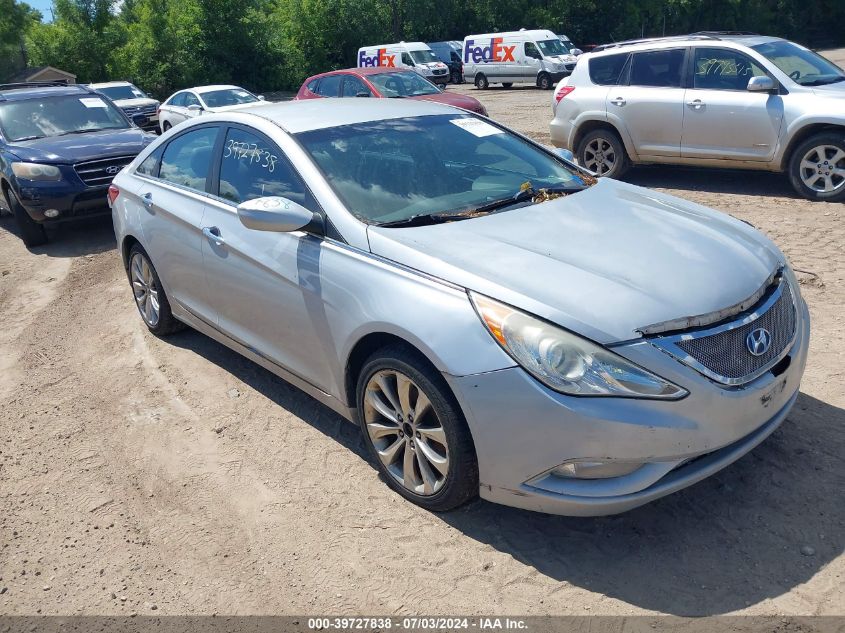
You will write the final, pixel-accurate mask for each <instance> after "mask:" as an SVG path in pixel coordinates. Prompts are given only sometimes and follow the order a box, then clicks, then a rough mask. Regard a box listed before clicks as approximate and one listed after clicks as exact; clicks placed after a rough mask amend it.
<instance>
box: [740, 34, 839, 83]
mask: <svg viewBox="0 0 845 633" xmlns="http://www.w3.org/2000/svg"><path fill="white" fill-rule="evenodd" d="M751 48H753V49H754V50H755V51H757V52H758V53H760V54H761V55H763V56H764V57H765V58H766V59H768V60H769V61H770V62H772V63H773V64H774V65H775V66H777V67H778V68H779V69H780V70H781V71H783V72H784V73H786V74H787V75H789V77H790V79H792V80H794V81H795V82H796V83H799V84H801V85H802V86H823V85H825V84H832V83H837V82H840V81H845V71H843V70H842V69H841V68H839V66H837V65H836V64H834V63H833V62H831V61H828V60H827V59H825V58H824V57H822V56H821V55H818V54H816V53H814V52H813V51H811V50H809V49H806V48H804V47H803V46H799V45H798V44H795V43H794V42H785V41H778V42H767V43H766V44H758V45H757V46H752V47H751Z"/></svg>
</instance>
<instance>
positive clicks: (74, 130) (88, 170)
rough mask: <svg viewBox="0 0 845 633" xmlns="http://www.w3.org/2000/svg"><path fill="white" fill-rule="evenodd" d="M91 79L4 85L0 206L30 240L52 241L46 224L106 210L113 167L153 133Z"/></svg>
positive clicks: (127, 158)
mask: <svg viewBox="0 0 845 633" xmlns="http://www.w3.org/2000/svg"><path fill="white" fill-rule="evenodd" d="M136 123H140V124H143V122H142V121H140V119H139V120H138V121H130V120H129V119H128V118H127V117H126V115H125V114H124V113H123V111H122V110H121V109H120V108H118V107H117V106H115V105H114V104H113V103H112V102H111V100H110V99H109V98H108V97H105V96H103V95H100V94H98V93H96V92H94V91H93V90H91V89H90V88H87V87H85V86H76V85H64V84H49V83H46V84H45V83H27V84H2V85H0V194H2V195H0V210H2V207H3V206H4V205H5V206H6V208H7V209H8V210H9V211H11V213H12V214H13V215H14V216H15V221H16V222H17V224H18V227H19V228H20V234H21V237H22V238H23V241H24V244H26V245H27V246H37V245H38V244H43V243H44V242H46V241H47V234H46V232H45V230H44V226H45V224H51V223H58V222H64V221H67V220H74V219H77V218H80V217H83V216H84V217H89V216H92V215H97V214H100V213H103V214H105V213H108V212H109V207H108V200H107V197H106V196H107V191H108V188H109V185H110V184H111V181H112V179H113V178H114V176H115V174H117V173H118V172H119V171H120V170H121V169H123V167H124V166H125V165H127V164H128V163H129V162H130V161H131V160H132V159H133V158H135V156H136V155H137V154H138V153H139V152H140V151H141V150H142V149H144V147H146V146H147V145H149V143H151V142H152V141H153V140H154V139H155V136H154V135H151V134H147V133H145V132H144V131H142V130H141V129H139V128H138V127H137V126H136Z"/></svg>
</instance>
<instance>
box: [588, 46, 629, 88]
mask: <svg viewBox="0 0 845 633" xmlns="http://www.w3.org/2000/svg"><path fill="white" fill-rule="evenodd" d="M626 61H628V54H627V53H623V54H620V55H606V56H604V57H596V58H595V59H591V60H590V64H589V69H590V81H592V82H593V83H594V84H598V85H599V86H615V85H616V84H618V83H619V76H620V75H621V74H622V69H623V68H625V62H626Z"/></svg>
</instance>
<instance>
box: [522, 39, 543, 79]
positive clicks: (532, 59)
mask: <svg viewBox="0 0 845 633" xmlns="http://www.w3.org/2000/svg"><path fill="white" fill-rule="evenodd" d="M522 50H523V59H522V65H521V67H520V68H521V70H522V73H521V77H520V81H523V82H525V83H529V84H535V83H537V75H539V74H540V66H541V65H542V63H543V55H542V53H540V49H539V48H537V45H536V44H535V43H534V42H525V43H524V44H523V46H522Z"/></svg>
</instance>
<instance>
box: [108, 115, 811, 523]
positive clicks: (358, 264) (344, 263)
mask: <svg viewBox="0 0 845 633" xmlns="http://www.w3.org/2000/svg"><path fill="white" fill-rule="evenodd" d="M364 101H367V103H364ZM109 198H110V200H111V204H112V210H113V218H114V225H115V229H116V234H117V238H118V244H119V247H120V252H121V254H122V257H123V263H124V265H125V267H126V270H127V273H128V276H129V280H130V283H131V287H132V292H133V295H134V299H135V302H136V303H137V306H138V309H139V311H140V314H141V317H142V318H143V320H144V323H145V324H146V326H147V327H148V328H149V330H150V331H151V332H153V333H154V334H157V335H166V334H169V333H171V332H174V331H175V330H177V329H179V328H180V327H182V326H183V325H184V324H187V325H189V326H191V327H193V328H195V329H197V330H199V331H200V332H203V333H205V334H207V335H208V336H210V337H212V338H214V339H216V340H217V341H219V342H221V343H223V344H224V345H227V346H229V347H231V348H232V349H234V350H236V351H238V352H240V353H241V354H243V355H244V356H246V357H247V358H250V359H252V360H253V361H255V362H256V363H258V364H260V365H262V366H264V367H265V368H267V369H269V370H270V371H272V372H275V373H276V374H277V375H279V376H281V377H282V378H284V379H285V380H287V381H289V382H291V383H293V384H294V385H296V386H298V387H299V388H301V389H303V390H304V391H306V392H307V393H309V394H310V395H311V396H313V397H314V398H315V399H316V400H318V401H319V402H322V403H323V404H325V405H327V406H328V407H331V408H332V409H333V410H335V411H337V412H338V413H339V414H340V415H342V416H343V417H345V418H347V419H349V420H356V421H357V422H358V423H359V424H360V426H361V429H362V432H363V436H364V438H365V441H366V443H367V445H368V446H369V449H370V451H371V454H372V457H373V462H374V463H375V465H376V466H377V468H378V469H379V471H380V472H381V474H382V475H383V477H384V480H385V481H386V482H387V484H388V485H389V486H390V487H392V488H393V489H394V490H396V491H398V492H399V493H400V494H402V495H403V496H404V497H406V498H407V499H410V500H411V501H413V502H415V503H418V504H420V505H421V506H423V507H425V508H429V509H431V510H448V509H450V508H454V507H456V506H457V505H459V504H461V503H463V502H465V501H467V500H469V499H471V498H473V497H474V496H476V495H478V494H479V493H480V495H481V496H482V497H484V498H486V499H489V500H492V501H496V502H499V503H504V504H508V505H513V506H519V507H523V508H530V509H534V510H541V511H544V512H550V513H560V514H572V515H596V514H608V513H615V512H621V511H623V510H626V509H629V508H633V507H635V506H638V505H641V504H643V503H646V502H648V501H651V500H653V499H656V498H658V497H661V496H663V495H666V494H669V493H671V492H673V491H675V490H679V489H681V488H684V487H686V486H689V485H690V484H693V483H695V482H696V481H699V480H701V479H703V478H705V477H707V476H708V475H710V474H712V473H714V472H716V471H718V470H719V469H721V468H723V467H725V466H726V465H728V464H730V463H731V462H733V461H734V460H736V459H738V458H739V457H741V456H742V455H744V454H745V453H747V452H748V451H749V450H751V449H752V448H753V447H755V446H756V445H757V444H759V443H760V442H762V441H763V440H764V439H765V438H766V437H767V436H768V435H769V434H770V433H772V431H774V430H775V429H776V428H777V427H778V426H779V425H780V424H781V423H782V422H783V420H784V419H785V418H786V415H787V413H788V412H789V410H790V407H791V406H792V405H793V403H794V402H795V399H796V398H797V396H798V389H799V383H800V380H801V376H802V373H803V371H804V364H805V361H806V355H807V345H808V341H809V317H808V314H807V308H806V305H805V303H804V301H803V300H802V298H801V295H800V292H799V287H798V284H797V283H796V280H795V277H794V275H793V273H792V271H791V269H790V267H789V265H788V263H787V261H786V259H785V258H784V256H783V254H782V253H781V252H780V250H778V248H777V247H776V246H775V245H774V244H772V242H770V241H769V240H768V239H767V238H766V237H764V236H763V235H762V234H760V233H759V232H758V231H756V230H755V229H753V228H752V227H750V226H748V225H747V224H744V223H742V222H740V221H738V220H735V219H733V218H731V217H729V216H727V215H723V214H721V213H717V212H715V211H711V210H710V209H706V208H704V207H701V206H698V205H694V204H690V203H688V202H685V201H683V200H679V199H677V198H673V197H670V196H667V195H663V194H660V193H656V192H652V191H646V190H643V189H639V188H637V187H634V186H630V185H627V184H624V183H620V182H616V181H614V180H611V179H599V180H598V181H597V180H596V179H595V178H593V177H592V176H591V175H590V174H588V173H587V172H585V171H581V170H580V169H579V168H578V167H577V166H575V165H573V164H572V163H569V162H567V161H566V160H565V159H563V158H561V157H560V156H557V155H556V154H555V153H554V152H552V151H550V150H548V149H546V148H543V147H541V146H539V145H537V144H535V143H533V142H532V141H530V140H528V139H526V138H523V137H521V136H519V135H518V134H516V133H514V132H511V131H510V130H508V129H506V128H504V127H502V126H500V125H498V124H496V123H494V122H492V121H490V120H488V119H485V118H483V117H480V116H476V115H473V114H470V113H467V112H465V111H462V110H458V109H454V108H450V107H447V106H442V105H437V104H433V103H426V102H409V101H396V100H390V99H383V100H376V101H372V100H366V99H365V100H361V99H333V100H331V102H329V101H328V100H326V101H325V102H313V101H311V102H295V103H289V104H278V105H265V106H258V107H255V108H251V109H250V110H248V111H241V112H238V111H230V112H226V113H221V114H211V115H208V116H204V117H202V118H201V119H196V120H193V121H190V122H188V123H186V124H184V125H180V126H179V127H178V128H174V129H173V130H172V131H171V132H169V133H167V134H164V135H163V136H162V137H161V138H160V139H158V140H157V141H156V142H155V143H154V144H153V145H152V146H150V147H149V148H148V149H147V150H145V151H144V152H142V153H141V154H140V155H139V156H138V158H137V159H136V160H135V161H133V162H132V164H131V165H129V166H128V167H127V168H126V169H125V170H124V171H123V172H121V173H120V174H119V175H118V177H117V178H116V179H115V181H114V184H113V186H112V189H111V190H110V193H109Z"/></svg>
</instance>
